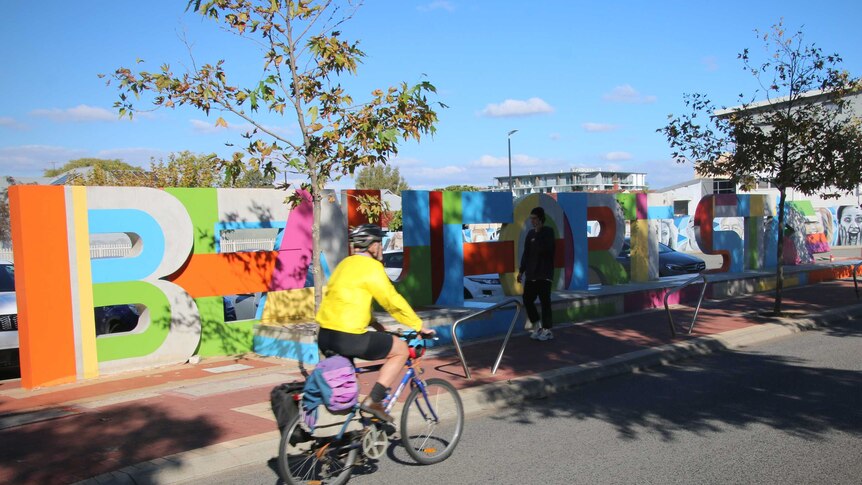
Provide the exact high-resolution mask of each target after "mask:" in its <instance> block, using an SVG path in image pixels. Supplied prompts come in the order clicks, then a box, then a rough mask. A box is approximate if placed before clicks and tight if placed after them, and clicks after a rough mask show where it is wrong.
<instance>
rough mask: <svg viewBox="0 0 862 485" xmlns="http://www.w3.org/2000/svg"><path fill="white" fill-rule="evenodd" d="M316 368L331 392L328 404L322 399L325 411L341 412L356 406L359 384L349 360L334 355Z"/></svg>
mask: <svg viewBox="0 0 862 485" xmlns="http://www.w3.org/2000/svg"><path fill="white" fill-rule="evenodd" d="M317 368H318V369H320V371H321V375H322V376H323V380H324V381H326V384H328V385H329V389H330V391H331V394H330V395H329V399H328V402H326V401H327V400H326V399H324V404H325V405H326V407H327V409H329V410H330V411H343V410H345V409H350V408H352V407H353V406H354V405H356V403H357V402H358V400H359V384H358V383H357V381H356V369H354V368H353V364H352V363H351V362H350V360H348V359H347V358H346V357H342V356H340V355H336V356H333V357H330V358H328V359H325V360H323V361H322V362H321V363H320V364H319V365H318V366H317ZM315 370H316V369H315ZM324 396H325V393H324Z"/></svg>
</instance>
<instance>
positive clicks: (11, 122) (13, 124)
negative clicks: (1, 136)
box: [0, 116, 27, 130]
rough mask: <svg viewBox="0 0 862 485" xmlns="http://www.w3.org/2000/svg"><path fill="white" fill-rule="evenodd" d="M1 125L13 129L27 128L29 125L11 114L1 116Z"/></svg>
mask: <svg viewBox="0 0 862 485" xmlns="http://www.w3.org/2000/svg"><path fill="white" fill-rule="evenodd" d="M0 127H2V128H9V129H12V130H26V129H27V125H25V124H24V123H19V122H18V120H16V119H15V118H12V117H9V116H0Z"/></svg>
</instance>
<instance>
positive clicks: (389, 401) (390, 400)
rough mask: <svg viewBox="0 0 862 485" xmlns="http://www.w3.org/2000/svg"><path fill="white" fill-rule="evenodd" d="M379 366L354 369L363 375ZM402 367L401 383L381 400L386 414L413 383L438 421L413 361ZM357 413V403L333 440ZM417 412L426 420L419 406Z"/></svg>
mask: <svg viewBox="0 0 862 485" xmlns="http://www.w3.org/2000/svg"><path fill="white" fill-rule="evenodd" d="M381 366H382V364H379V365H372V366H368V367H359V368H356V373H357V374H364V373H366V372H374V371H376V370H378V369H380V367H381ZM404 366H405V367H407V372H405V373H404V377H402V378H401V382H400V383H399V384H398V387H397V388H396V389H395V392H394V393H393V394H387V396H386V398H385V399H384V400H383V402H384V403H385V405H386V407H385V409H386V412H387V413H390V414H391V413H392V408H394V407H395V404H396V403H397V402H398V397H399V396H401V393H402V392H403V391H404V388H405V387H407V384H408V383H410V382H413V385H415V386H417V387H418V388H419V389H420V390H421V391H422V397H423V398H425V403H426V404H427V405H428V411H429V412H430V413H431V417H432V418H433V419H435V420H436V419H438V418H437V413H436V412H435V411H434V408H433V407H431V403H430V402H429V401H428V392H427V391H426V390H425V383H423V382H422V379H419V378H418V377H417V376H416V370H415V369H414V368H413V360H412V359H407V362H406V363H405V364H404ZM357 411H359V403H356V405H354V406H353V409H351V410H350V414H348V415H347V419H345V420H344V424H343V425H342V426H341V430H340V431H339V432H338V435H336V437H335V439H337V440H338V439H341V438H342V437H343V436H344V433H346V432H347V426H348V425H349V424H350V421H351V420H352V419H353V417H354V416H356V412H357ZM419 412H420V413H422V417H423V418H425V419H428V415H427V414H426V413H425V411H424V410H423V409H422V407H421V406H420V407H419ZM364 421H365V420H363V421H362V426H363V427H365V426H366V423H365V422H364Z"/></svg>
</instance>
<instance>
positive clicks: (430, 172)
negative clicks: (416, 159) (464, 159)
mask: <svg viewBox="0 0 862 485" xmlns="http://www.w3.org/2000/svg"><path fill="white" fill-rule="evenodd" d="M465 170H466V169H465V168H464V167H456V166H454V165H447V166H445V167H439V168H433V167H422V168H420V169H419V170H416V171H415V173H416V174H417V175H419V176H420V177H423V178H427V179H441V178H446V177H449V176H451V175H456V174H460V173H464V171H465Z"/></svg>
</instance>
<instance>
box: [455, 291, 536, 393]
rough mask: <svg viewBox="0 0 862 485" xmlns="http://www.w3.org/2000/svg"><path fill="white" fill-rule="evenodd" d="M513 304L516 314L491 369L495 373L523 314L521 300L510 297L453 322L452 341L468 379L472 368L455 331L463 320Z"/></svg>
mask: <svg viewBox="0 0 862 485" xmlns="http://www.w3.org/2000/svg"><path fill="white" fill-rule="evenodd" d="M512 304H514V305H515V307H516V310H515V315H514V316H513V317H512V323H511V324H509V331H508V332H506V338H505V339H503V346H502V347H500V354H499V355H497V361H496V362H494V367H493V368H492V369H491V374H492V375H493V374H496V373H497V367H499V366H500V361H501V360H502V359H503V352H505V351H506V344H507V343H508V342H509V337H510V336H511V335H512V330H513V329H514V328H515V322H516V321H517V320H518V315H520V314H521V310H522V309H523V308H524V305H523V304H522V303H521V301H520V300H519V299H517V298H509V299H506V300H503V301H501V302H499V303H497V304H495V305H492V306H489V307H488V308H484V309H482V310H480V311H478V312H474V313H471V314H469V315H467V316H465V317H461V318H459V319H458V320H455V323H453V324H452V343H454V344H455V350H456V351H457V352H458V357H459V358H460V359H461V366H462V367H464V374H466V376H467V379H472V378H473V377H471V375H470V369H468V368H467V361H466V360H465V359H464V352H463V351H462V350H461V343H460V342H459V341H458V334H457V333H456V332H455V330H457V328H458V325H459V324H461V322H464V321H466V320H470V319H472V318H476V317H478V316H480V315H484V314H486V313H488V312H492V311H494V310H496V309H498V308H502V307H505V306H508V305H512Z"/></svg>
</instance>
